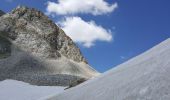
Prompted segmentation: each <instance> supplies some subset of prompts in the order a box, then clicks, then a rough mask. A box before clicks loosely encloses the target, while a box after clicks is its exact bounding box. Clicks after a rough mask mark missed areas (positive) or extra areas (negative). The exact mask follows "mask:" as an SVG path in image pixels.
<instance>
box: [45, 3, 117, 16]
mask: <svg viewBox="0 0 170 100" xmlns="http://www.w3.org/2000/svg"><path fill="white" fill-rule="evenodd" d="M117 7H118V4H117V3H113V4H109V3H107V2H106V1H105V0H58V2H57V3H56V2H51V1H49V2H47V9H46V10H47V13H48V14H51V13H55V14H57V15H66V14H78V13H86V14H93V15H101V14H106V13H110V12H112V11H114V10H115V9H116V8H117Z"/></svg>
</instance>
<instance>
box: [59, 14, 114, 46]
mask: <svg viewBox="0 0 170 100" xmlns="http://www.w3.org/2000/svg"><path fill="white" fill-rule="evenodd" d="M58 24H59V25H61V27H62V29H63V30H64V31H65V32H66V34H67V35H68V36H70V37H71V38H72V39H73V41H75V42H77V43H80V44H82V45H83V46H85V47H88V48H89V47H91V46H93V45H95V42H96V41H106V42H110V41H112V34H111V31H110V30H106V29H104V28H103V27H102V26H98V25H96V24H95V22H94V21H89V22H86V21H84V20H82V19H81V18H80V17H67V18H66V19H65V20H63V21H60V22H59V23H58Z"/></svg>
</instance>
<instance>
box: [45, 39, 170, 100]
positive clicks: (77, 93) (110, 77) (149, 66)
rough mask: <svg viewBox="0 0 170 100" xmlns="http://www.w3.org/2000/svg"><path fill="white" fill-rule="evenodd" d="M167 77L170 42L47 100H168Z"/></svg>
mask: <svg viewBox="0 0 170 100" xmlns="http://www.w3.org/2000/svg"><path fill="white" fill-rule="evenodd" d="M169 76H170V39H168V40H166V41H164V42H162V43H161V44H159V45H157V46H156V47H153V48H152V49H150V50H149V51H147V52H145V53H143V54H141V55H139V56H137V57H135V58H133V59H131V60H129V61H127V62H126V63H123V64H121V65H119V66H117V67H116V68H113V69H112V70H110V71H108V72H106V73H104V74H103V75H100V76H99V77H97V78H96V79H93V80H90V81H87V82H86V83H83V84H81V85H79V86H77V87H74V88H72V89H69V90H67V91H66V92H64V93H62V94H59V95H56V96H53V97H50V98H49V99H46V100H170V84H169V83H170V77H169ZM87 91H88V92H87Z"/></svg>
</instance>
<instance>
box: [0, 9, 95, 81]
mask: <svg viewBox="0 0 170 100" xmlns="http://www.w3.org/2000/svg"><path fill="white" fill-rule="evenodd" d="M0 38H3V39H1V40H0V80H4V79H6V78H12V79H17V80H22V81H28V79H27V78H28V77H35V76H36V77H38V78H37V79H34V78H32V79H33V81H34V80H35V81H36V82H37V81H38V80H39V79H41V78H40V77H41V76H43V77H44V76H57V75H59V74H60V75H64V76H67V75H71V76H76V77H83V78H91V77H94V76H96V75H98V72H96V71H95V70H94V69H92V68H91V67H90V66H89V65H88V63H87V61H86V59H85V58H84V57H83V56H82V54H81V52H80V50H79V48H78V47H77V46H76V45H75V44H74V42H73V41H72V40H71V38H69V37H68V36H67V35H66V34H65V33H64V31H63V30H62V29H60V28H59V27H58V26H57V25H56V24H55V23H53V22H52V21H51V20H50V19H49V18H48V17H47V16H45V15H44V14H43V13H42V12H40V11H38V10H36V9H34V8H27V7H22V6H19V7H17V8H16V9H14V10H13V11H12V12H10V13H7V14H4V15H3V16H1V17H0ZM4 41H5V42H4ZM4 44H5V45H4ZM6 44H7V45H6ZM21 76H22V78H21ZM30 83H31V82H30Z"/></svg>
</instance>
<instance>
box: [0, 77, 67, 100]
mask: <svg viewBox="0 0 170 100" xmlns="http://www.w3.org/2000/svg"><path fill="white" fill-rule="evenodd" d="M64 88H65V87H59V86H33V85H29V84H28V83H24V82H20V81H15V80H5V81H0V100H37V99H40V98H41V97H46V96H49V95H52V94H54V93H56V94H58V93H61V92H63V91H64Z"/></svg>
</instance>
